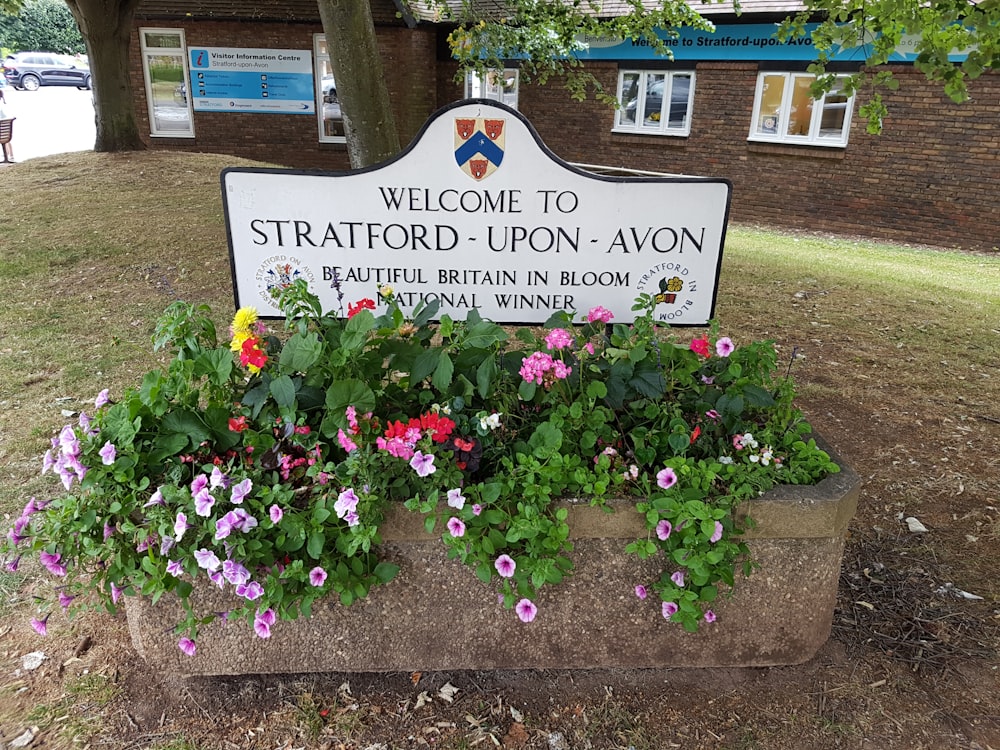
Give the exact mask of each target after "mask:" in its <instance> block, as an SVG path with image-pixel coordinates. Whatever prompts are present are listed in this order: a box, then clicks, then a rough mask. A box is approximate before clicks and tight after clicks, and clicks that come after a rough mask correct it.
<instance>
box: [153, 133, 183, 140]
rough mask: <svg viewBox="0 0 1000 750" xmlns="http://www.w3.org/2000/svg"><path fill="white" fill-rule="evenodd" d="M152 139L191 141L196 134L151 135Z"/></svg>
mask: <svg viewBox="0 0 1000 750" xmlns="http://www.w3.org/2000/svg"><path fill="white" fill-rule="evenodd" d="M149 137H150V138H183V139H186V140H190V139H193V138H194V133H150V134H149Z"/></svg>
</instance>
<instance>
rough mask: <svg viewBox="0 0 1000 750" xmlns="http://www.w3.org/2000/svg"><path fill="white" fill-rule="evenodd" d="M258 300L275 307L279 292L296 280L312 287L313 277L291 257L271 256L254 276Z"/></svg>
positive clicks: (300, 262) (300, 263) (297, 260)
mask: <svg viewBox="0 0 1000 750" xmlns="http://www.w3.org/2000/svg"><path fill="white" fill-rule="evenodd" d="M255 279H256V281H257V292H258V293H259V294H260V298H261V299H262V300H264V302H266V303H267V304H269V305H271V306H272V307H277V306H278V303H277V297H278V294H280V293H281V290H283V289H286V288H287V287H289V286H291V285H292V284H293V283H294V282H295V281H296V280H298V279H305V280H306V282H307V283H308V284H309V285H310V286H312V284H313V283H314V282H315V277H314V276H313V273H312V271H310V270H309V267H308V266H305V265H303V264H302V261H300V260H299V259H298V258H296V257H294V256H291V255H272V256H271V257H270V258H268V259H266V260H265V261H264V262H263V263H261V264H260V266H258V268H257V273H256V275H255Z"/></svg>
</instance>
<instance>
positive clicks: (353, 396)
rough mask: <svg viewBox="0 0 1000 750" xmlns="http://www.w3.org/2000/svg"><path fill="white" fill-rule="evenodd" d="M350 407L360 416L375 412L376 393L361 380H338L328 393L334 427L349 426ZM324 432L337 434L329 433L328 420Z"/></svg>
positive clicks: (327, 404)
mask: <svg viewBox="0 0 1000 750" xmlns="http://www.w3.org/2000/svg"><path fill="white" fill-rule="evenodd" d="M355 317H357V316H355ZM352 320H353V318H352ZM348 406H353V407H354V408H355V409H357V411H358V413H359V414H365V413H367V412H370V411H375V393H374V392H373V391H372V389H371V388H369V387H368V385H367V384H366V383H363V382H362V381H360V380H355V379H353V378H345V379H344V380H338V381H337V382H336V383H334V384H333V385H331V386H330V388H329V389H328V390H327V392H326V408H327V411H328V413H327V417H328V418H329V419H330V420H331V423H332V425H335V426H336V427H339V428H346V427H347V426H348V425H347V407H348ZM323 432H324V434H326V435H333V434H336V432H337V430H336V429H334V430H333V431H332V432H330V431H328V428H327V425H326V420H324V427H323Z"/></svg>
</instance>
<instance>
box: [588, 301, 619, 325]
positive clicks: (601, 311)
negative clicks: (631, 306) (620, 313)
mask: <svg viewBox="0 0 1000 750" xmlns="http://www.w3.org/2000/svg"><path fill="white" fill-rule="evenodd" d="M613 317H615V316H614V313H612V312H611V311H610V310H608V309H607V308H605V307H601V306H600V305H598V306H597V307H592V308H590V311H589V312H588V313H587V322H588V323H595V322H596V323H610V322H611V319H612V318H613Z"/></svg>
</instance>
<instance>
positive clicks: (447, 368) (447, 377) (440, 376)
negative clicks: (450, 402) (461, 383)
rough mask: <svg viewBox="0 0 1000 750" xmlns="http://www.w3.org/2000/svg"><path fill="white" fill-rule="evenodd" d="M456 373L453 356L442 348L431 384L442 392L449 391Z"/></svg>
mask: <svg viewBox="0 0 1000 750" xmlns="http://www.w3.org/2000/svg"><path fill="white" fill-rule="evenodd" d="M454 374H455V364H454V363H453V362H452V361H451V357H449V356H448V352H447V351H446V350H442V351H441V356H440V357H439V358H438V363H437V367H436V368H435V369H434V377H433V378H432V379H431V384H432V385H433V386H434V387H435V388H437V389H438V390H439V391H441V392H444V391H447V390H448V386H450V385H451V381H452V377H453V376H454Z"/></svg>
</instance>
